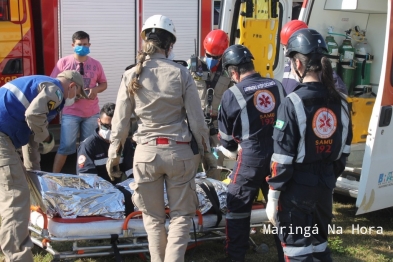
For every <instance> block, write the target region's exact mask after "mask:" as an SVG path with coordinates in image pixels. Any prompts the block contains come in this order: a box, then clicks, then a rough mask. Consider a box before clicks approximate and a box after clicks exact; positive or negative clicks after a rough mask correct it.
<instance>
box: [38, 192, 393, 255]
mask: <svg viewBox="0 0 393 262" xmlns="http://www.w3.org/2000/svg"><path fill="white" fill-rule="evenodd" d="M355 212H356V208H355V201H354V199H350V198H343V197H340V196H338V197H337V196H335V201H334V216H335V217H334V219H333V225H335V229H336V231H335V232H333V231H332V232H331V234H330V236H329V237H330V238H329V247H330V249H331V251H332V257H333V260H334V261H340V262H358V261H359V262H360V261H367V262H373V261H375V262H376V261H378V262H393V250H392V245H393V209H384V210H380V211H376V212H372V213H370V214H364V215H360V216H355ZM357 224H359V229H360V228H362V230H363V231H365V229H368V228H369V227H374V229H373V230H372V231H371V232H369V231H368V230H367V232H366V234H362V233H361V232H360V231H359V234H358V232H357V230H356V228H357ZM353 225H354V230H353V228H352V227H353ZM332 228H333V227H332ZM377 229H379V231H377ZM381 230H382V231H383V232H381ZM363 233H364V232H363ZM253 239H254V241H255V242H256V243H257V244H261V243H265V244H267V246H268V247H269V251H268V252H267V253H264V254H258V253H255V252H254V251H252V250H251V249H250V250H249V251H248V254H247V261H250V262H253V261H255V262H257V261H258V262H260V261H269V262H270V261H277V258H276V248H275V245H274V241H273V237H272V236H271V235H264V234H262V233H261V230H257V233H256V234H254V235H253ZM81 244H87V245H89V243H88V242H87V243H86V242H84V243H81ZM90 244H94V243H90ZM98 245H101V243H100V244H98ZM53 246H54V248H55V249H57V250H59V251H66V250H71V247H72V245H71V243H59V242H58V243H53ZM223 247H224V245H223V241H222V240H216V241H209V242H205V243H202V244H201V245H199V246H198V247H197V248H196V249H191V250H189V251H187V253H186V261H194V262H211V261H216V260H217V259H219V258H221V257H223V254H224V252H223ZM33 253H34V261H36V262H49V261H51V260H52V256H51V255H50V254H48V253H47V252H46V251H44V250H42V249H39V248H38V247H35V248H34V249H33ZM123 258H124V261H126V262H128V261H143V260H142V259H141V258H140V257H139V256H138V255H125V256H123ZM68 261H78V262H104V261H108V262H109V261H115V259H114V257H113V256H106V257H105V256H103V257H98V258H83V259H75V260H68Z"/></svg>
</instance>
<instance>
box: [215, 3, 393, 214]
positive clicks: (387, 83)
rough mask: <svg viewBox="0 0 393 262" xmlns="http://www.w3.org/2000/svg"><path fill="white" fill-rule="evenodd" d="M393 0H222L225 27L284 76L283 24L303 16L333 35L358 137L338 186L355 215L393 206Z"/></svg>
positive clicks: (266, 72) (269, 71) (267, 71)
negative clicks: (351, 199) (352, 202)
mask: <svg viewBox="0 0 393 262" xmlns="http://www.w3.org/2000/svg"><path fill="white" fill-rule="evenodd" d="M392 2H393V1H392V0H372V1H370V0H304V1H296V0H293V1H292V0H267V1H266V0H222V1H221V5H220V19H219V25H218V26H219V28H221V29H223V30H224V31H225V32H227V33H228V35H229V37H230V44H243V45H245V46H247V47H248V48H249V49H250V50H251V52H252V53H253V55H254V57H255V61H254V64H255V66H256V70H257V71H258V72H259V73H261V74H262V75H263V76H267V77H273V78H276V79H277V80H282V77H283V73H284V66H285V57H284V53H283V47H282V46H281V45H280V38H279V37H280V34H279V33H280V30H281V28H282V26H283V25H284V24H285V23H287V22H289V21H290V20H292V19H298V20H302V21H304V22H305V23H307V24H308V26H309V28H313V29H315V30H317V31H318V32H320V33H321V34H322V35H323V36H324V37H326V42H327V45H328V47H329V54H330V55H331V62H332V66H333V68H334V69H335V70H337V72H338V74H339V75H340V76H341V78H342V79H343V81H344V83H345V84H346V86H347V88H348V91H349V96H348V102H349V104H350V107H351V114H352V124H353V133H354V137H353V141H352V145H351V155H350V156H349V158H348V161H347V166H346V168H345V172H344V173H343V174H342V175H341V176H340V177H339V178H338V180H337V184H336V189H335V192H337V193H341V194H346V195H349V196H351V197H354V198H356V199H357V200H356V206H357V207H358V210H357V213H356V214H358V215H359V214H363V213H367V212H371V211H375V210H379V209H382V208H387V207H391V206H393V200H392V199H393V123H392V121H391V119H392V105H393V74H392V73H393V72H392V70H393V67H392V65H393V33H392V32H393V31H392V30H393V16H392V10H391V9H392Z"/></svg>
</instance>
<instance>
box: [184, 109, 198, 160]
mask: <svg viewBox="0 0 393 262" xmlns="http://www.w3.org/2000/svg"><path fill="white" fill-rule="evenodd" d="M186 120H187V125H188V130H189V131H190V133H191V141H190V147H191V150H192V153H194V155H198V154H199V146H198V142H197V141H196V139H195V136H194V134H193V133H192V131H191V128H190V121H188V116H187V113H186Z"/></svg>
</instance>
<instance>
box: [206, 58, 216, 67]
mask: <svg viewBox="0 0 393 262" xmlns="http://www.w3.org/2000/svg"><path fill="white" fill-rule="evenodd" d="M217 64H218V59H213V58H211V57H206V65H207V69H209V70H211V69H212V68H213V67H215V66H216V65H217Z"/></svg>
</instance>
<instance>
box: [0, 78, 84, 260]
mask: <svg viewBox="0 0 393 262" xmlns="http://www.w3.org/2000/svg"><path fill="white" fill-rule="evenodd" d="M78 94H82V95H84V96H86V94H85V93H84V91H83V79H82V76H81V75H80V74H79V73H78V72H76V71H64V72H62V73H60V74H59V75H58V77H57V78H51V77H47V76H39V75H34V76H25V77H20V78H17V79H15V80H13V81H11V82H8V83H6V84H5V85H3V86H2V87H0V187H1V188H0V210H1V214H0V217H1V228H0V239H1V249H2V251H3V253H4V255H5V261H7V262H8V261H22V262H29V261H33V255H32V253H31V248H32V247H33V243H32V241H31V240H30V237H29V230H28V224H29V218H30V190H29V186H28V183H27V180H26V175H27V174H26V170H25V168H24V167H23V163H22V161H21V159H20V157H19V155H18V153H17V151H16V149H17V148H20V147H21V146H24V145H26V144H27V143H28V142H29V137H30V135H31V134H34V141H35V142H37V143H40V144H41V147H42V151H41V152H42V153H48V152H50V151H51V150H52V148H53V146H54V138H53V136H52V135H51V134H50V133H49V131H48V122H49V121H48V120H49V119H51V118H52V117H54V116H56V115H57V114H58V112H59V111H60V110H61V109H62V108H63V106H64V104H65V103H67V102H68V104H69V102H70V101H73V100H72V99H75V96H77V95H78ZM86 97H87V96H86ZM64 98H66V101H65V100H64ZM70 99H71V100H70Z"/></svg>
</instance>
